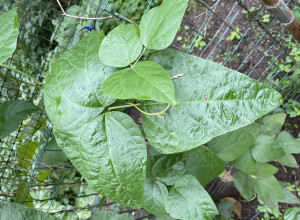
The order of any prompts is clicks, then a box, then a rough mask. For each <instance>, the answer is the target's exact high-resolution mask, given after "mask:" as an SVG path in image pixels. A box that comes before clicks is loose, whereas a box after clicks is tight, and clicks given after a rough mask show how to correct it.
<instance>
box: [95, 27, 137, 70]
mask: <svg viewBox="0 0 300 220" xmlns="http://www.w3.org/2000/svg"><path fill="white" fill-rule="evenodd" d="M139 32H140V31H139V27H138V26H136V25H134V24H127V25H125V24H120V25H119V26H117V27H116V28H114V29H113V30H112V31H111V32H110V33H109V34H108V35H107V36H106V37H105V38H104V39H103V41H102V43H101V46H100V51H99V56H100V60H101V62H102V63H104V64H106V65H109V66H115V67H125V66H128V65H129V64H130V63H132V62H133V61H135V60H136V59H137V58H138V57H139V55H140V53H141V52H142V49H143V44H142V42H141V40H140V37H139V35H140V34H139Z"/></svg>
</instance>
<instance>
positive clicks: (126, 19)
mask: <svg viewBox="0 0 300 220" xmlns="http://www.w3.org/2000/svg"><path fill="white" fill-rule="evenodd" d="M116 15H117V16H118V17H120V18H123V19H124V20H125V21H128V22H129V23H131V24H135V25H137V23H135V22H133V21H131V20H129V19H128V18H125V17H124V16H122V15H120V14H119V13H116Z"/></svg>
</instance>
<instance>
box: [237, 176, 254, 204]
mask: <svg viewBox="0 0 300 220" xmlns="http://www.w3.org/2000/svg"><path fill="white" fill-rule="evenodd" d="M233 181H234V185H235V187H236V188H237V190H238V191H239V192H240V193H241V195H242V196H243V197H244V198H245V199H251V198H252V197H253V194H254V184H255V182H256V181H255V179H253V178H252V177H251V176H250V175H248V174H246V173H243V172H241V171H239V172H236V173H235V174H234V175H233Z"/></svg>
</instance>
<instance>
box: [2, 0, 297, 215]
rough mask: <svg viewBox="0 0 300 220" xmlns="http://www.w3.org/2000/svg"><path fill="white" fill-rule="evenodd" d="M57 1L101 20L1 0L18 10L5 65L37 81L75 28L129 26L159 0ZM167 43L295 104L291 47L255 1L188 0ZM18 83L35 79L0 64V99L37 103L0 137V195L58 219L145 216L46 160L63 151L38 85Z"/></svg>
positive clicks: (68, 167)
mask: <svg viewBox="0 0 300 220" xmlns="http://www.w3.org/2000/svg"><path fill="white" fill-rule="evenodd" d="M61 3H62V7H63V8H64V10H65V12H66V14H69V15H74V16H79V17H103V18H105V19H101V20H86V19H78V18H73V17H68V16H64V15H62V11H61V9H60V7H59V5H58V4H57V1H54V0H53V1H46V0H45V1H44V0H34V1H30V0H22V1H21V0H2V1H1V2H0V13H2V12H4V11H7V10H9V9H11V8H13V7H18V17H19V27H20V35H19V38H18V46H17V49H16V51H15V53H14V54H13V55H12V56H11V59H9V60H8V61H7V62H6V64H5V65H9V66H10V67H14V68H18V69H20V70H22V71H24V72H27V73H30V74H32V75H34V76H35V77H36V78H38V79H39V80H40V81H43V80H44V78H45V76H46V75H47V71H48V70H49V68H50V63H51V62H52V60H55V59H56V58H57V57H58V56H59V55H60V54H61V53H62V52H63V51H65V50H66V49H67V48H69V47H71V46H72V44H73V41H74V43H76V42H78V40H79V39H80V38H82V37H83V36H84V35H86V34H88V31H87V30H82V31H81V32H79V33H78V31H79V30H80V29H82V28H83V27H86V26H87V25H92V26H93V27H94V29H96V30H100V31H103V32H104V33H105V34H107V33H108V32H109V31H110V30H111V29H112V28H114V27H115V26H117V25H118V24H119V23H122V22H124V23H127V22H136V23H137V22H138V21H139V20H140V18H141V17H142V16H143V14H144V13H147V11H148V10H149V9H150V8H152V7H156V6H158V5H159V4H160V3H161V1H152V0H148V1H147V0H138V1H136V0H82V1H81V0H64V1H61ZM286 3H287V4H288V5H289V6H290V8H294V7H296V6H298V7H299V6H300V4H299V2H297V1H296V0H289V1H286ZM76 33H78V36H77V37H76V39H75V40H74V37H75V36H76ZM172 47H173V48H175V49H178V50H181V51H183V52H186V53H189V54H192V55H195V56H199V57H202V58H204V59H210V60H213V61H214V62H218V63H220V64H222V65H224V66H226V67H229V68H231V69H235V70H237V71H239V72H242V73H244V74H246V75H248V76H249V77H251V78H254V79H256V80H259V81H263V82H267V83H268V84H270V85H271V86H273V87H274V88H276V89H277V90H278V91H280V92H281V93H282V95H283V98H284V101H285V102H286V103H287V102H288V101H289V100H291V99H293V100H296V101H300V71H299V64H298V66H297V61H298V63H299V57H300V49H299V45H298V44H297V42H296V40H295V39H294V38H293V36H291V35H290V34H289V32H288V31H287V30H286V27H285V26H284V25H282V24H281V23H280V21H279V20H278V19H277V18H276V17H275V16H273V15H272V14H271V13H269V12H268V11H267V10H266V7H265V6H264V5H263V4H262V3H261V2H260V1H259V0H253V1H245V0H226V1H225V0H203V1H201V0H191V1H190V3H189V6H188V9H187V11H186V14H185V16H184V19H183V22H182V24H181V27H180V30H179V32H178V34H177V36H176V38H175V40H174V42H173V44H172ZM23 81H26V82H29V83H31V84H35V82H34V81H32V80H31V79H29V78H26V77H24V76H22V75H20V74H19V73H18V72H16V71H12V70H9V69H7V68H5V67H0V102H1V103H2V102H3V101H6V100H12V99H22V100H27V101H31V102H33V103H34V104H36V105H38V106H39V107H40V108H41V111H40V112H38V113H35V114H33V115H32V117H31V118H29V119H27V120H25V121H24V122H23V123H22V124H21V126H20V127H19V129H18V130H17V131H15V132H13V133H12V134H10V135H9V136H8V137H5V138H1V139H0V160H1V165H0V170H1V171H0V181H1V182H0V188H1V190H0V200H6V201H18V202H20V203H22V204H25V205H28V206H32V207H35V208H36V209H40V210H44V211H46V212H48V213H50V214H54V215H56V216H57V217H62V218H64V219H88V218H89V217H90V215H91V213H92V211H93V210H97V209H99V208H104V209H105V208H109V209H113V210H116V211H118V212H120V213H122V212H124V213H128V215H134V216H135V217H136V218H145V217H149V216H148V214H147V213H146V212H144V211H143V210H140V211H138V212H136V211H134V210H133V209H130V208H128V207H124V206H121V205H118V204H115V203H114V202H113V201H110V200H107V199H105V197H102V196H101V195H98V194H96V193H94V192H93V190H92V189H91V188H89V187H88V185H87V184H86V183H85V181H84V179H83V178H82V177H81V175H80V174H79V173H78V172H77V171H76V169H75V168H74V167H73V165H72V164H71V163H70V162H68V161H67V160H66V161H65V162H64V163H59V164H56V163H55V161H49V159H48V158H49V157H50V158H51V156H49V155H51V154H55V155H60V156H61V157H63V156H64V155H63V153H62V152H61V151H60V150H59V149H58V148H55V147H53V143H52V144H51V142H53V138H52V125H51V123H50V122H49V120H48V119H47V116H46V114H45V111H44V107H43V98H42V90H41V89H39V88H37V87H34V86H30V85H28V84H26V83H24V82H23ZM48 143H49V144H48ZM54 146H55V145H54ZM210 188H211V187H210ZM210 188H209V187H208V188H207V189H208V191H209V190H210ZM219 188H222V187H219Z"/></svg>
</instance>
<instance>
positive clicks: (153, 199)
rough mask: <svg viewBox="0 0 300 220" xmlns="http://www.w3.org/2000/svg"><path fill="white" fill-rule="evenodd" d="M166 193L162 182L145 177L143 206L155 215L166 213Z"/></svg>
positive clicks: (166, 190)
mask: <svg viewBox="0 0 300 220" xmlns="http://www.w3.org/2000/svg"><path fill="white" fill-rule="evenodd" d="M167 195H168V189H167V187H166V186H165V185H164V184H163V183H161V182H160V181H154V180H153V179H150V178H146V185H145V191H144V201H143V208H144V209H146V210H147V211H148V212H150V213H151V214H154V215H156V216H163V215H165V214H167V212H166V210H165V201H166V198H167Z"/></svg>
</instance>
